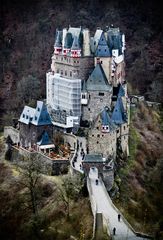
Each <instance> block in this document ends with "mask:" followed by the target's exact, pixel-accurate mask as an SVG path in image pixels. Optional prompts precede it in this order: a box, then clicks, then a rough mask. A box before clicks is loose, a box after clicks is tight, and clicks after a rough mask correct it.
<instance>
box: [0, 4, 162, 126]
mask: <svg viewBox="0 0 163 240" xmlns="http://www.w3.org/2000/svg"><path fill="white" fill-rule="evenodd" d="M156 2H157V1H147V0H145V1H141V0H138V1H136V0H134V1H132V3H131V2H130V1H126V0H118V1H111V0H110V1H106V0H103V1H100V0H96V1H93V0H90V1H88V0H83V1H76V0H70V1H66V0H63V1H62V2H60V1H56V0H53V1H52V0H40V1H32V0H29V1H18V0H13V1H10V0H6V1H5V0H2V1H1V6H0V11H1V14H0V16H1V17H0V30H1V32H2V35H1V37H0V45H1V46H2V47H1V49H0V61H1V63H2V64H0V102H1V105H0V118H1V120H2V117H3V119H4V122H5V123H6V122H7V121H9V120H11V118H12V117H18V114H19V113H20V111H21V110H22V107H23V105H24V104H26V103H28V104H29V103H30V104H34V100H36V99H38V98H45V73H46V71H47V70H48V69H49V68H50V62H51V55H52V52H53V43H54V34H55V29H56V28H57V27H66V26H68V25H69V24H71V25H72V26H80V25H81V26H84V27H89V28H90V29H91V31H94V30H95V29H96V27H97V26H101V27H105V26H106V25H108V26H109V25H110V24H114V25H115V26H119V27H120V29H121V30H122V31H123V32H124V33H125V34H126V47H127V51H126V78H127V80H128V81H129V82H130V83H131V85H132V86H133V89H134V92H135V91H137V92H140V93H141V94H145V95H146V96H147V97H148V98H149V99H152V100H157V101H161V102H163V94H162V93H163V87H162V86H163V85H162V82H161V79H162V76H163V70H162V69H163V68H162V66H163V57H162V56H163V49H162V46H163V44H162V39H163V38H162V21H161V20H162V15H161V8H160V6H159V5H157V4H156ZM24 82H28V84H25V85H23V87H21V86H22V84H21V83H24ZM27 92H28V94H26V95H27V97H24V95H25V93H27ZM18 106H19V108H18Z"/></svg>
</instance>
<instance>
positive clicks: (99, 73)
mask: <svg viewBox="0 0 163 240" xmlns="http://www.w3.org/2000/svg"><path fill="white" fill-rule="evenodd" d="M86 89H87V90H88V91H109V92H110V91H112V86H111V85H110V84H109V83H108V80H107V78H106V76H105V73H104V70H103V68H102V66H101V64H100V63H98V64H97V65H96V67H95V68H94V70H93V72H92V74H91V75H90V76H89V78H88V80H87V82H86Z"/></svg>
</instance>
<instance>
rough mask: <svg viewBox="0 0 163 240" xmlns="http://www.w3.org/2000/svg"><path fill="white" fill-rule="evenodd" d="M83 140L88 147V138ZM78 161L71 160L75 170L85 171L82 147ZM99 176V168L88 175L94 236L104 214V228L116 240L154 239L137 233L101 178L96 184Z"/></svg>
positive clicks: (77, 153) (80, 139) (78, 154)
mask: <svg viewBox="0 0 163 240" xmlns="http://www.w3.org/2000/svg"><path fill="white" fill-rule="evenodd" d="M81 141H82V148H83V149H86V140H85V139H84V138H79V139H78V142H81ZM76 156H77V157H76V162H75V164H74V163H72V162H71V167H72V169H73V172H80V173H83V171H82V169H81V167H80V166H81V162H82V160H81V156H80V147H79V148H78V150H77V149H76ZM97 178H98V171H97V169H94V170H91V171H90V173H89V175H88V176H87V188H88V192H89V198H90V203H91V208H92V213H93V216H94V227H93V230H94V231H93V232H94V237H95V239H96V236H95V233H96V230H97V228H98V226H97V225H96V224H97V222H98V221H96V217H97V216H99V214H102V221H103V226H104V228H106V229H107V233H108V235H109V236H110V237H111V239H114V240H142V239H147V238H148V239H152V237H150V236H148V235H145V234H142V233H137V232H135V231H134V229H133V228H132V226H131V225H130V224H129V223H128V222H127V220H126V219H125V218H124V216H123V215H122V214H121V213H120V212H119V210H118V209H117V208H116V207H115V205H114V204H113V202H112V200H111V198H110V196H109V194H108V192H107V190H106V187H105V185H104V183H103V181H102V179H101V178H98V184H96V179H97ZM118 214H120V215H121V218H120V221H119V220H118ZM113 228H115V229H116V231H115V235H114V234H113Z"/></svg>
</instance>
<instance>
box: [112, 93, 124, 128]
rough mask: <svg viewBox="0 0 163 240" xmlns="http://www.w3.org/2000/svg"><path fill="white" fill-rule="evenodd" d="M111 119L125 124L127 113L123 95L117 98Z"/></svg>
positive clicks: (116, 122)
mask: <svg viewBox="0 0 163 240" xmlns="http://www.w3.org/2000/svg"><path fill="white" fill-rule="evenodd" d="M111 119H112V121H113V122H114V123H115V124H123V123H124V122H126V114H125V110H124V106H123V102H122V98H121V97H118V99H117V102H116V104H115V107H114V110H113V113H112V117H111Z"/></svg>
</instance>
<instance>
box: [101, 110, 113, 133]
mask: <svg viewBox="0 0 163 240" xmlns="http://www.w3.org/2000/svg"><path fill="white" fill-rule="evenodd" d="M101 120H102V129H101V132H103V133H107V132H110V131H111V130H113V129H115V126H114V124H113V122H112V120H111V118H110V116H109V113H108V107H105V108H104V110H103V111H102V113H101Z"/></svg>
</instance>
